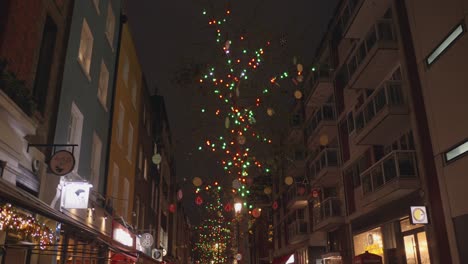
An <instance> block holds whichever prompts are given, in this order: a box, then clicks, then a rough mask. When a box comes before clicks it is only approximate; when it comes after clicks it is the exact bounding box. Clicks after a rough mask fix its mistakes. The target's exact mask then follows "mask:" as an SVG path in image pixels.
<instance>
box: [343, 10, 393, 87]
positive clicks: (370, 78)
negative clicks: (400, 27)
mask: <svg viewBox="0 0 468 264" xmlns="http://www.w3.org/2000/svg"><path fill="white" fill-rule="evenodd" d="M397 63H398V42H397V38H396V33H395V30H394V26H393V21H392V20H391V19H385V20H379V21H378V22H377V23H376V24H375V25H373V26H372V28H371V30H370V31H369V33H368V34H367V35H366V38H365V39H363V40H362V41H361V43H360V44H359V46H357V47H356V48H355V49H354V52H353V53H352V54H351V56H350V58H349V59H348V60H347V62H346V63H345V64H343V66H342V68H341V69H340V74H341V75H343V78H344V81H345V82H346V83H348V85H347V87H348V88H350V89H368V88H373V87H377V85H378V84H379V83H380V82H381V81H382V80H383V79H385V77H386V76H387V74H388V73H389V72H391V71H392V69H393V68H394V67H395V65H396V64H397Z"/></svg>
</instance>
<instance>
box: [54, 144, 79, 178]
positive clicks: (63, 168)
mask: <svg viewBox="0 0 468 264" xmlns="http://www.w3.org/2000/svg"><path fill="white" fill-rule="evenodd" d="M49 168H50V171H51V172H52V173H53V174H55V175H58V176H63V175H66V174H68V173H70V172H71V171H72V170H73V169H74V168H75V157H74V156H73V153H71V152H70V151H68V150H59V151H57V152H55V153H54V155H52V157H51V158H50V161H49Z"/></svg>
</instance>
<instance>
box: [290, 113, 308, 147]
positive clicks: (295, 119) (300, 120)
mask: <svg viewBox="0 0 468 264" xmlns="http://www.w3.org/2000/svg"><path fill="white" fill-rule="evenodd" d="M303 124H304V116H303V115H302V114H297V113H295V114H293V115H292V116H291V118H290V119H289V127H288V133H287V137H286V140H287V142H288V143H290V144H298V143H301V142H303V141H304V131H303Z"/></svg>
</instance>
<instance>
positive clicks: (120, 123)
mask: <svg viewBox="0 0 468 264" xmlns="http://www.w3.org/2000/svg"><path fill="white" fill-rule="evenodd" d="M118 118H119V119H118V120H117V143H119V145H120V146H122V139H123V122H124V118H125V108H124V106H123V104H122V102H121V103H120V105H119V117H118Z"/></svg>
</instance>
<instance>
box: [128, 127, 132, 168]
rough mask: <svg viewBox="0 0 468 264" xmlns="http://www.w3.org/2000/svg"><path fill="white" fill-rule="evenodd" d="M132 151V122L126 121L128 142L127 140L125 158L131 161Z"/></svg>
mask: <svg viewBox="0 0 468 264" xmlns="http://www.w3.org/2000/svg"><path fill="white" fill-rule="evenodd" d="M132 151H133V126H132V123H128V142H127V159H128V161H130V163H131V162H132Z"/></svg>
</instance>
